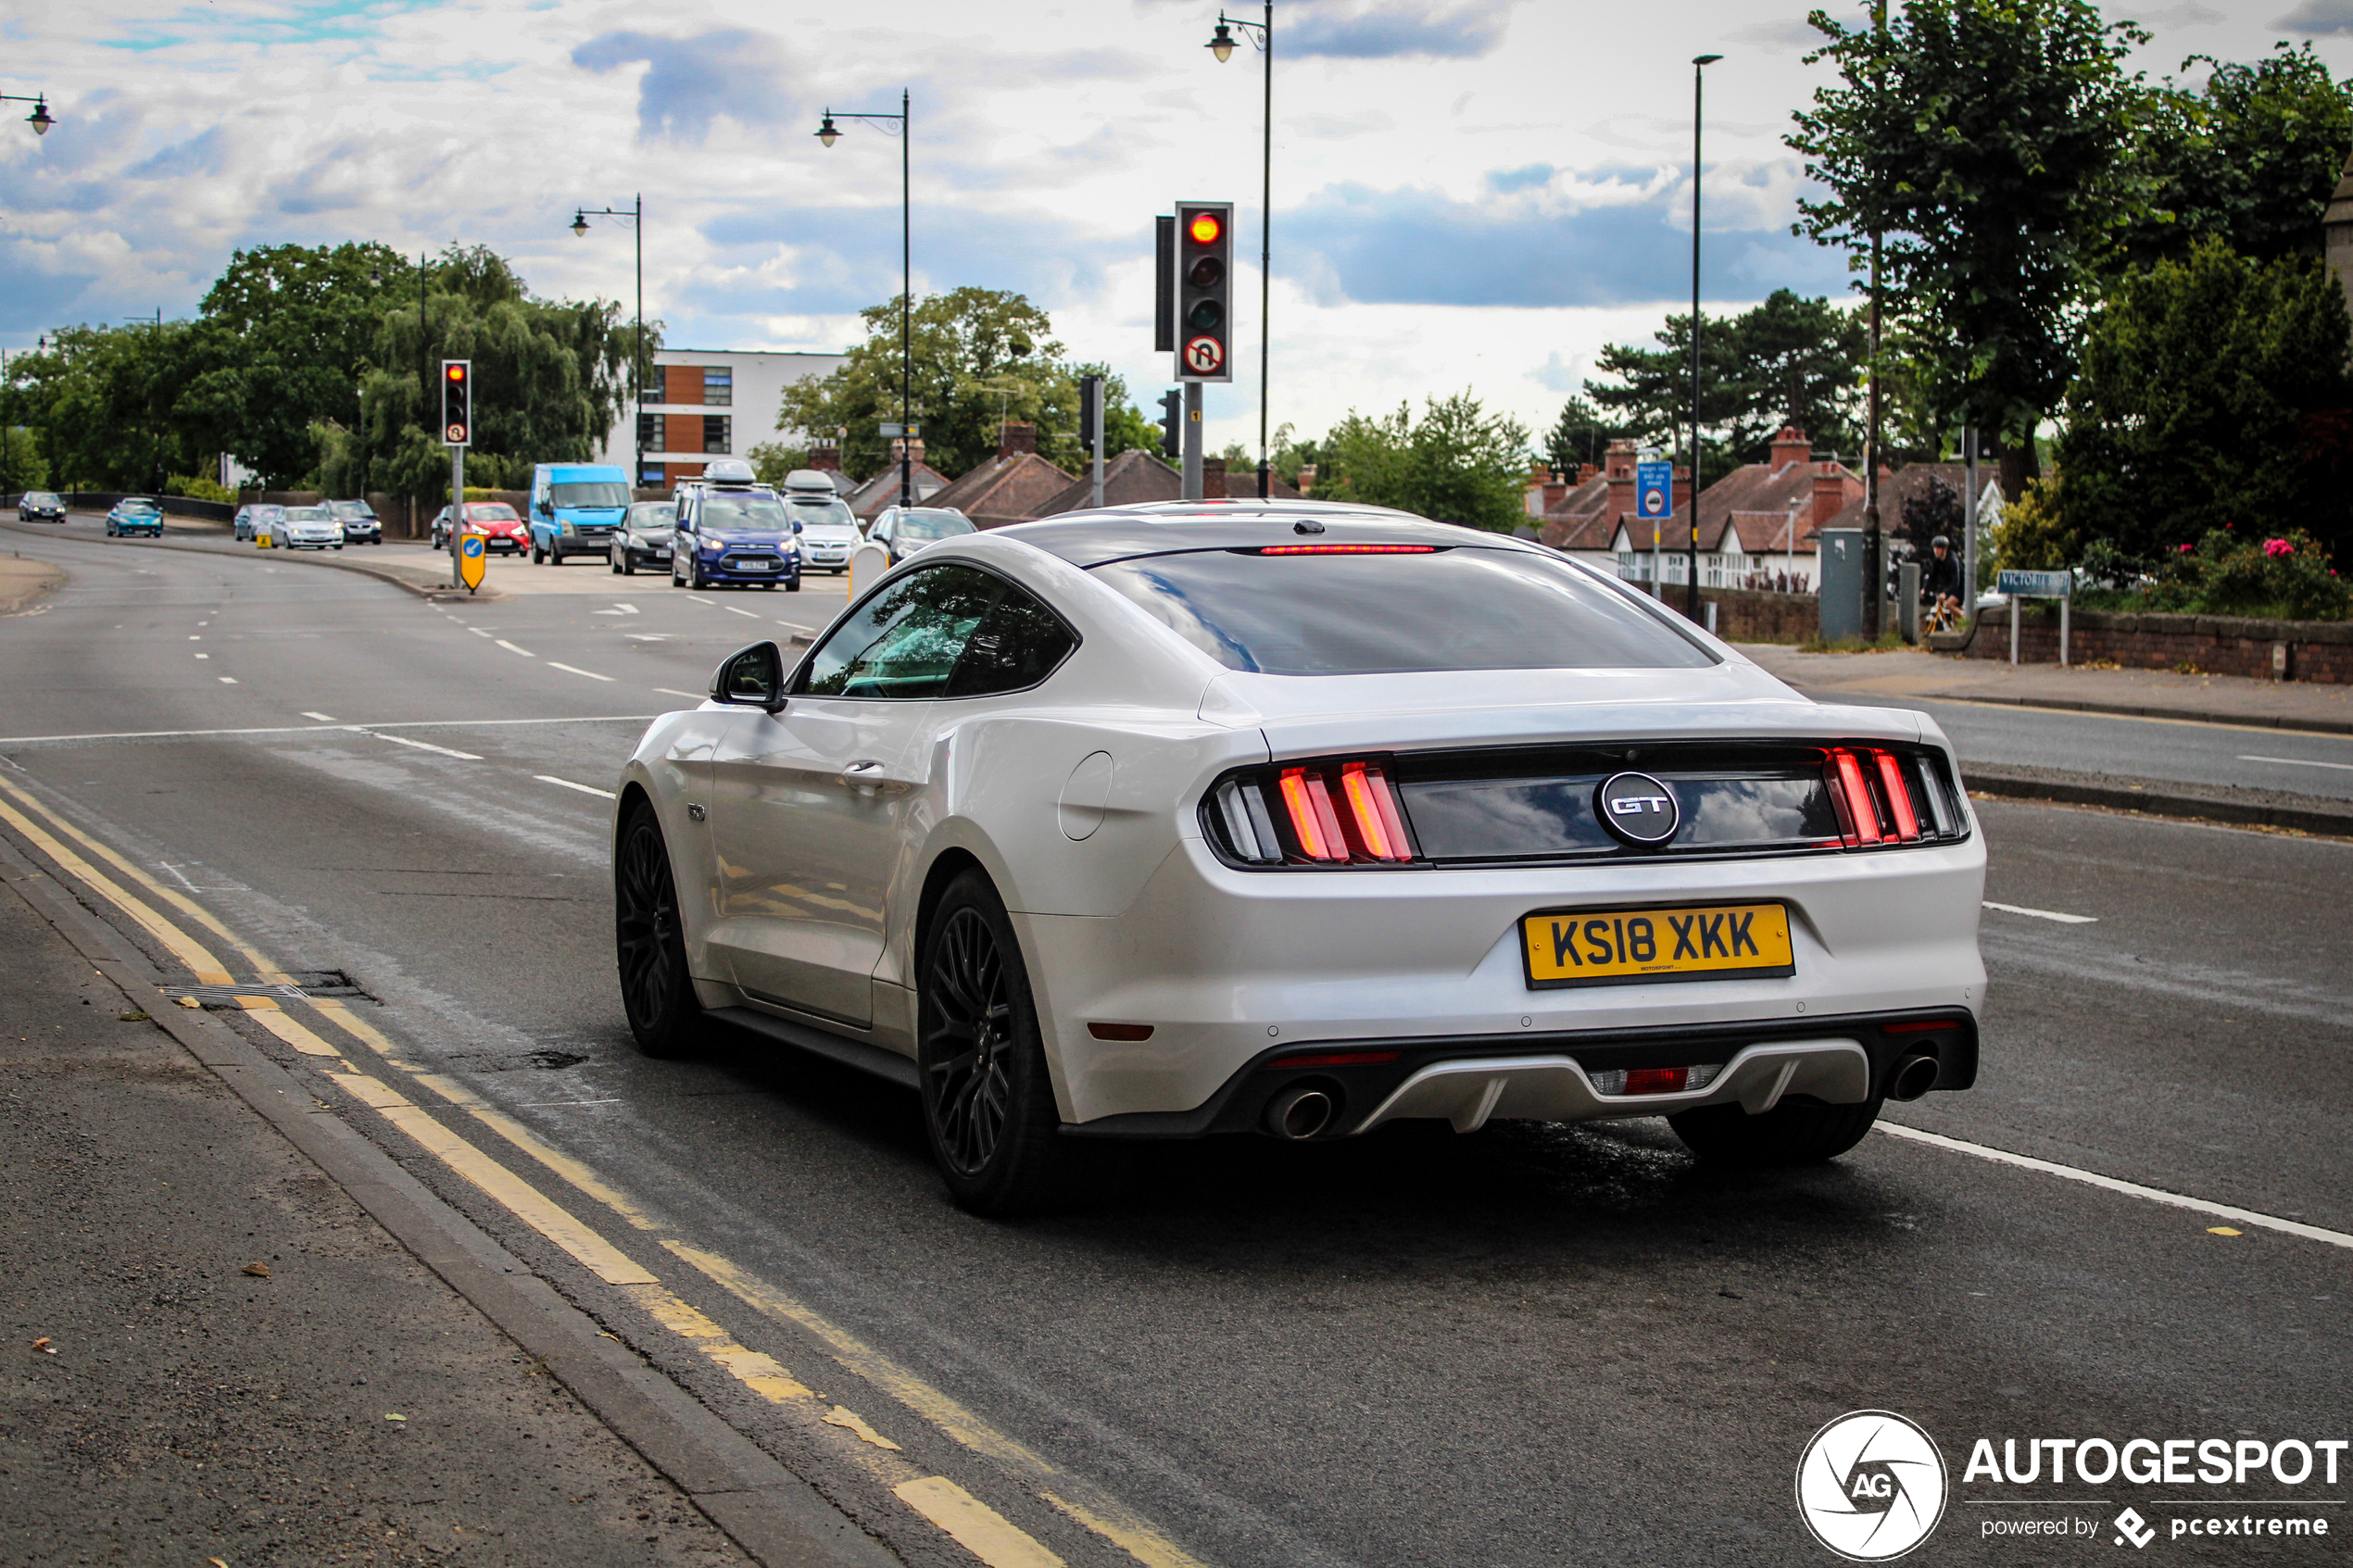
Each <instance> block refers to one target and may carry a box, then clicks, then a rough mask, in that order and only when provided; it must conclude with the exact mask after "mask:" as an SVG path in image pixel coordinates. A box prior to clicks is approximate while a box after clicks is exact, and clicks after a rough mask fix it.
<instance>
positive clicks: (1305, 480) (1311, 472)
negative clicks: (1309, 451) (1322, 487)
mask: <svg viewBox="0 0 2353 1568" xmlns="http://www.w3.org/2000/svg"><path fill="white" fill-rule="evenodd" d="M1294 488H1295V489H1297V490H1298V492H1299V493H1300V494H1301V495H1306V494H1307V493H1308V492H1310V491H1312V490H1314V489H1315V464H1313V463H1302V464H1300V465H1299V483H1298V484H1297V485H1296V486H1294Z"/></svg>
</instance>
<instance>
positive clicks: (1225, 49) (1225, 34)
mask: <svg viewBox="0 0 2353 1568" xmlns="http://www.w3.org/2000/svg"><path fill="white" fill-rule="evenodd" d="M1208 48H1209V52H1210V53H1211V54H1213V55H1214V56H1217V63H1218V64H1219V65H1221V66H1222V65H1224V64H1225V63H1226V62H1227V60H1230V59H1232V58H1233V57H1234V33H1233V30H1232V29H1231V28H1229V27H1227V25H1226V24H1225V22H1224V21H1222V20H1221V21H1219V22H1218V24H1217V31H1215V32H1214V33H1212V34H1211V35H1210V39H1209V44H1208Z"/></svg>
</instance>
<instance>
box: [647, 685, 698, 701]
mask: <svg viewBox="0 0 2353 1568" xmlns="http://www.w3.org/2000/svg"><path fill="white" fill-rule="evenodd" d="M654 690H656V691H658V692H660V693H661V695H662V696H683V697H685V698H686V700H687V701H688V702H700V701H701V700H702V693H700V692H673V691H672V690H671V689H670V688H669V687H668V686H656V687H655V688H654Z"/></svg>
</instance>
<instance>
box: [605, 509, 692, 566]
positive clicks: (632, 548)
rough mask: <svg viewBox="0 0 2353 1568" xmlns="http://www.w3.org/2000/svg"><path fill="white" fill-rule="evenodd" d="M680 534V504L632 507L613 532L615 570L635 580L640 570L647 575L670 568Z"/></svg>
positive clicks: (612, 550) (613, 564) (612, 551)
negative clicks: (676, 538)
mask: <svg viewBox="0 0 2353 1568" xmlns="http://www.w3.org/2000/svg"><path fill="white" fill-rule="evenodd" d="M677 530H678V503H677V502H675V501H639V502H636V503H635V504H634V505H632V506H631V507H630V508H629V511H628V514H627V515H626V516H624V517H623V519H622V520H621V526H620V527H619V528H617V529H615V530H614V531H613V536H612V546H611V553H612V569H613V571H616V572H619V573H620V574H621V575H623V576H624V577H634V576H635V575H636V573H637V568H638V567H640V566H643V567H645V568H647V569H648V571H650V570H652V569H653V568H655V567H657V566H659V567H661V568H663V569H664V570H667V569H668V568H669V566H670V546H671V541H672V540H673V538H674V537H675V535H676V533H677Z"/></svg>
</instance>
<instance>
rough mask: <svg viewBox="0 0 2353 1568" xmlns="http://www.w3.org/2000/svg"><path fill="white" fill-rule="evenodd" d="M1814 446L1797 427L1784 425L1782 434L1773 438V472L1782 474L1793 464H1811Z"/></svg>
mask: <svg viewBox="0 0 2353 1568" xmlns="http://www.w3.org/2000/svg"><path fill="white" fill-rule="evenodd" d="M1813 458H1814V444H1813V443H1812V442H1811V441H1808V440H1807V439H1806V433H1805V432H1804V431H1802V430H1800V429H1798V428H1797V427H1796V426H1795V425H1783V426H1782V427H1781V433H1780V434H1779V435H1777V436H1775V437H1773V471H1774V472H1775V473H1779V472H1780V471H1781V470H1783V469H1786V468H1788V467H1789V466H1790V465H1791V464H1792V463H1806V462H1811V461H1813Z"/></svg>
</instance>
